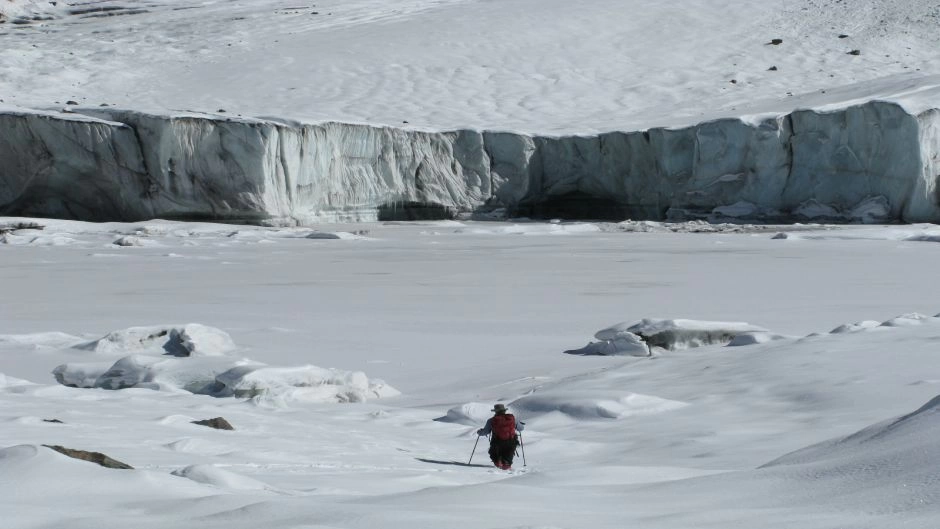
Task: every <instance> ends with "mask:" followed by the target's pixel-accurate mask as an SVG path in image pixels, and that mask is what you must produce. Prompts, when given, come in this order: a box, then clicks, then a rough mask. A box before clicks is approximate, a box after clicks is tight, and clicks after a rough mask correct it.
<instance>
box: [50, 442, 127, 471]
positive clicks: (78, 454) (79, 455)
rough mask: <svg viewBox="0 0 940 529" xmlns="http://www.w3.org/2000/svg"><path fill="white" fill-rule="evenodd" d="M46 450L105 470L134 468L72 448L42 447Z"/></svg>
mask: <svg viewBox="0 0 940 529" xmlns="http://www.w3.org/2000/svg"><path fill="white" fill-rule="evenodd" d="M43 446H45V447H46V448H51V449H53V450H55V451H56V452H58V453H60V454H63V455H66V456H69V457H72V458H75V459H81V460H82V461H88V462H90V463H95V464H98V465H101V466H103V467H105V468H117V469H124V470H132V469H133V468H134V467H132V466H130V465H128V464H127V463H122V462H120V461H118V460H117V459H112V458H110V457H108V456H106V455H104V454H102V453H101V452H87V451H85V450H74V449H72V448H65V447H64V446H59V445H43Z"/></svg>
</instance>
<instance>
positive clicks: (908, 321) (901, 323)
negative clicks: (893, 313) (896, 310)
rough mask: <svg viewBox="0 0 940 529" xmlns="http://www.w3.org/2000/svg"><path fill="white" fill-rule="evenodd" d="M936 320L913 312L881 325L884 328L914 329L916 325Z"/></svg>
mask: <svg viewBox="0 0 940 529" xmlns="http://www.w3.org/2000/svg"><path fill="white" fill-rule="evenodd" d="M934 319H935V318H931V317H930V316H927V315H925V314H920V313H917V312H911V313H909V314H902V315H901V316H898V317H896V318H891V319H890V320H888V321H886V322H884V323H882V324H881V326H882V327H912V326H915V325H923V324H924V323H927V322H929V321H931V320H934Z"/></svg>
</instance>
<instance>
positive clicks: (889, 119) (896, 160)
mask: <svg viewBox="0 0 940 529" xmlns="http://www.w3.org/2000/svg"><path fill="white" fill-rule="evenodd" d="M77 112H81V113H55V114H53V113H42V112H38V111H37V112H29V111H18V112H13V111H3V112H0V214H2V215H22V216H43V217H62V218H71V219H80V220H93V221H104V220H121V221H135V220H142V219H149V218H157V217H159V218H170V219H206V220H220V221H229V222H252V223H267V224H309V223H314V222H324V221H371V220H382V219H416V218H442V217H451V216H454V215H457V214H461V213H473V212H487V211H492V210H495V209H505V210H507V211H508V212H510V214H514V215H529V216H541V217H546V216H548V217H563V218H592V219H625V218H638V219H663V218H719V217H738V218H742V219H751V220H776V221H793V220H813V219H817V220H829V221H831V220H846V221H866V222H873V221H896V220H900V221H906V222H922V221H926V222H929V221H940V205H938V198H937V180H938V179H940V111H938V110H928V111H926V112H922V113H920V114H918V115H914V114H912V113H909V112H907V111H906V110H905V109H904V108H903V107H901V106H900V105H898V104H895V103H890V102H879V101H872V102H868V103H864V104H859V105H854V106H850V107H847V108H842V109H838V110H832V111H827V112H821V111H813V110H799V111H794V112H792V113H790V114H786V115H782V116H778V117H772V118H766V119H763V120H760V121H758V122H755V123H751V122H746V121H744V120H740V119H719V120H713V121H707V122H703V123H700V124H697V125H694V126H690V127H685V128H677V129H666V128H659V129H650V130H646V131H635V132H608V133H602V134H597V135H593V136H567V137H549V136H537V135H525V134H517V133H511V132H489V131H485V132H479V131H472V130H459V131H446V132H426V131H417V130H407V129H398V128H392V127H379V126H370V125H357V124H343V123H322V124H299V123H291V122H286V121H279V120H274V119H267V120H264V119H242V118H226V117H219V116H206V115H174V116H161V115H151V114H145V113H141V112H134V111H126V110H117V109H110V108H103V109H94V110H80V111H77Z"/></svg>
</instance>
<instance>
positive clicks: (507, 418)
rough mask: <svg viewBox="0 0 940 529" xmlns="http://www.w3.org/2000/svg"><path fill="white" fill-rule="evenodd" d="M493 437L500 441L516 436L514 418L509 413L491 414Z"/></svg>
mask: <svg viewBox="0 0 940 529" xmlns="http://www.w3.org/2000/svg"><path fill="white" fill-rule="evenodd" d="M493 437H495V438H496V439H499V440H500V441H508V440H510V439H515V438H516V418H515V417H514V416H513V415H512V414H511V413H506V414H503V415H494V416H493Z"/></svg>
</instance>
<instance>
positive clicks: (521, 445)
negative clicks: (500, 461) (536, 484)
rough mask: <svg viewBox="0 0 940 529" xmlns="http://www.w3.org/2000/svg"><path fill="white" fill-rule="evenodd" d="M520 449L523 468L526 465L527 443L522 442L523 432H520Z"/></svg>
mask: <svg viewBox="0 0 940 529" xmlns="http://www.w3.org/2000/svg"><path fill="white" fill-rule="evenodd" d="M519 447H520V448H522V466H526V464H525V443H523V442H522V432H519Z"/></svg>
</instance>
